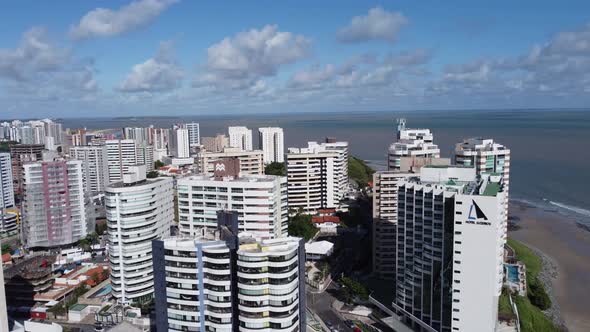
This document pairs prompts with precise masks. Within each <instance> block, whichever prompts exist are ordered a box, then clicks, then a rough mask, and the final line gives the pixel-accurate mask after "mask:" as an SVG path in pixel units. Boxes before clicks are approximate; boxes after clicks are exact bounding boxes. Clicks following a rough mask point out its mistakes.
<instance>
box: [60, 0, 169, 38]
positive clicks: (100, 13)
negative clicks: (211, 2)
mask: <svg viewBox="0 0 590 332" xmlns="http://www.w3.org/2000/svg"><path fill="white" fill-rule="evenodd" d="M176 1H177V0H139V1H134V2H132V3H130V4H128V5H126V6H123V7H121V8H119V9H118V10H112V9H106V8H96V9H94V10H92V11H90V12H88V13H87V14H86V15H84V16H83V17H82V18H81V19H80V22H79V23H78V24H77V25H75V26H72V27H71V28H70V36H71V37H72V38H74V39H76V40H79V39H89V38H96V37H110V36H115V35H119V34H122V33H125V32H128V31H131V30H135V29H137V28H139V27H142V26H145V25H146V24H148V23H150V22H151V21H153V20H154V19H155V18H156V17H157V16H158V15H160V14H161V13H162V12H163V11H164V10H166V8H168V7H169V6H170V5H172V4H173V3H175V2H176Z"/></svg>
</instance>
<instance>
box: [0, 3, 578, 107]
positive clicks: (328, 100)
mask: <svg viewBox="0 0 590 332" xmlns="http://www.w3.org/2000/svg"><path fill="white" fill-rule="evenodd" d="M0 6H1V7H0V8H1V10H0V27H1V28H0V118H13V117H21V118H24V117H73V116H121V115H161V114H192V115H198V114H217V113H264V112H302V111H305V112H315V111H318V112H319V111H382V110H413V109H470V108H474V109H477V108H529V107H530V108H536V107H546V108H561V107H585V106H587V103H588V101H589V100H590V98H588V93H589V92H590V74H587V73H590V71H589V70H590V25H589V24H590V17H589V14H588V13H590V3H588V2H587V1H569V2H568V3H567V6H566V5H564V4H563V3H559V2H557V1H553V2H543V1H516V2H515V1H495V2H489V3H482V2H473V1H453V2H448V3H442V2H440V1H395V2H393V1H387V2H364V1H313V2H312V1H234V2H221V1H216V2H213V1H186V0H184V1H182V0H137V1H55V2H39V1H5V2H3V3H2V5H0Z"/></svg>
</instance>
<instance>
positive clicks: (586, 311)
mask: <svg viewBox="0 0 590 332" xmlns="http://www.w3.org/2000/svg"><path fill="white" fill-rule="evenodd" d="M510 216H511V218H514V219H517V221H516V225H517V227H516V229H511V230H509V233H508V236H509V237H511V238H514V239H516V240H518V241H521V242H523V243H524V244H526V245H528V246H529V247H531V249H533V250H536V251H539V252H541V253H542V254H543V255H545V256H546V259H545V260H544V262H545V264H544V265H545V266H546V268H547V269H548V270H552V269H556V270H557V273H554V274H556V276H555V278H554V279H553V281H552V287H551V289H549V290H548V292H549V293H550V294H551V293H552V295H553V296H552V297H553V298H554V300H555V301H556V302H557V307H558V308H559V311H560V312H561V318H562V319H563V320H564V321H565V325H566V327H567V328H568V330H569V331H571V332H583V331H590V232H589V231H588V230H587V229H585V228H583V227H580V226H579V225H578V224H576V222H575V220H574V219H573V218H569V217H568V216H566V215H564V214H561V213H558V212H557V211H553V210H548V209H543V208H538V207H534V206H531V205H528V204H525V203H520V202H513V201H511V203H510ZM552 265H554V266H552Z"/></svg>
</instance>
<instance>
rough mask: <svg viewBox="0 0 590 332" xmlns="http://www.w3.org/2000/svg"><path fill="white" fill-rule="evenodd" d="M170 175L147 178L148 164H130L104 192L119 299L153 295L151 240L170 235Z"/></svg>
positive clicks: (141, 299) (125, 300) (143, 298)
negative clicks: (119, 178)
mask: <svg viewBox="0 0 590 332" xmlns="http://www.w3.org/2000/svg"><path fill="white" fill-rule="evenodd" d="M173 197H174V193H173V189H172V179H171V178H164V177H162V178H155V179H146V170H145V166H143V165H141V166H135V167H130V169H129V171H128V173H126V174H124V175H123V178H122V181H118V182H115V183H111V184H110V185H109V186H108V187H107V188H106V192H105V206H106V215H107V225H108V239H107V241H108V246H109V263H110V268H111V283H112V287H113V290H112V295H113V296H114V297H115V298H116V299H117V301H119V302H120V303H132V302H144V301H149V300H150V299H151V298H152V297H153V292H154V277H153V264H152V243H151V242H152V240H157V239H160V238H162V237H165V236H169V235H170V226H172V224H173V222H174V203H173Z"/></svg>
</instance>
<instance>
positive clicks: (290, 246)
mask: <svg viewBox="0 0 590 332" xmlns="http://www.w3.org/2000/svg"><path fill="white" fill-rule="evenodd" d="M153 246H154V249H153V252H154V273H155V289H156V318H157V329H158V331H160V330H162V331H222V332H230V331H245V332H251V331H252V332H253V331H263V332H271V331H284V332H294V331H305V283H304V278H305V277H304V275H305V253H304V242H303V240H301V239H299V238H292V237H287V238H281V239H272V240H262V241H259V240H256V239H254V238H252V237H251V236H249V235H248V234H242V235H241V236H240V237H239V239H238V237H237V236H235V234H232V233H231V232H223V231H221V232H217V233H215V234H212V233H207V232H204V233H202V234H201V235H200V236H197V237H174V238H170V239H164V240H161V241H154V244H153Z"/></svg>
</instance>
